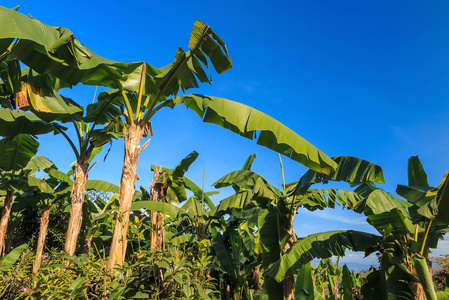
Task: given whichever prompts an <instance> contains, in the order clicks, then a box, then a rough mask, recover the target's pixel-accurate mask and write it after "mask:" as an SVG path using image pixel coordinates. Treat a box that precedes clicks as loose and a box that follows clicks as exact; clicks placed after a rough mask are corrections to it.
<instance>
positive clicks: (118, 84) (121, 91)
mask: <svg viewBox="0 0 449 300" xmlns="http://www.w3.org/2000/svg"><path fill="white" fill-rule="evenodd" d="M101 66H102V67H103V69H104V70H105V71H106V73H108V75H109V77H111V79H112V80H113V81H114V83H115V85H116V86H117V88H118V89H119V91H120V93H121V94H122V97H123V100H124V101H125V106H126V110H127V111H128V115H129V116H128V117H129V121H130V123H134V113H133V110H132V108H131V104H130V103H129V99H128V96H127V95H126V92H125V90H124V89H123V86H122V85H121V84H120V82H119V81H118V80H117V78H115V76H114V75H113V74H112V73H111V70H109V68H108V67H107V66H105V65H101Z"/></svg>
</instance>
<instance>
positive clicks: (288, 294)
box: [282, 215, 301, 300]
mask: <svg viewBox="0 0 449 300" xmlns="http://www.w3.org/2000/svg"><path fill="white" fill-rule="evenodd" d="M294 216H295V215H292V216H291V217H290V222H289V228H288V229H287V232H288V234H289V235H290V239H289V240H288V241H287V243H286V244H285V246H284V249H283V253H284V254H285V253H287V251H288V250H289V249H290V248H291V247H292V246H293V243H294V242H296V234H295V230H294V228H293V218H294ZM300 280H301V279H300ZM282 284H283V289H284V299H286V300H294V299H295V277H294V275H293V274H292V275H290V276H288V277H287V278H285V279H284V281H283V282H282Z"/></svg>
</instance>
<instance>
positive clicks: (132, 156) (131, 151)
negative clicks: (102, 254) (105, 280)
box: [108, 124, 144, 270]
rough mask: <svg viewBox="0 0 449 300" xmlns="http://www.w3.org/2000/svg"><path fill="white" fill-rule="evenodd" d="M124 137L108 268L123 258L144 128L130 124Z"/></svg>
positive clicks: (119, 263)
mask: <svg viewBox="0 0 449 300" xmlns="http://www.w3.org/2000/svg"><path fill="white" fill-rule="evenodd" d="M123 133H124V139H125V158H124V161H123V169H122V178H121V179H120V197H119V207H118V215H117V218H116V221H115V227H114V234H113V236H112V243H111V250H110V251H109V261H108V269H109V270H112V269H113V268H114V267H115V266H116V265H119V266H121V265H122V264H123V262H124V260H125V254H126V246H127V241H128V239H127V232H128V222H129V213H130V209H131V202H132V198H133V195H134V191H135V184H136V181H137V163H138V161H139V154H140V151H141V150H140V149H141V147H140V140H141V139H142V136H143V133H144V130H143V128H142V127H141V126H139V125H135V124H131V125H130V126H129V128H128V130H127V129H126V128H124V129H123Z"/></svg>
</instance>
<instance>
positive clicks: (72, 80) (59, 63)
mask: <svg viewBox="0 0 449 300" xmlns="http://www.w3.org/2000/svg"><path fill="white" fill-rule="evenodd" d="M13 41H16V42H15V43H14V44H11V43H12V42H13ZM0 42H1V43H0V47H1V48H0V54H3V55H2V56H3V57H2V58H3V59H5V60H7V61H11V60H20V61H21V62H23V63H24V64H26V65H27V66H29V67H30V68H32V69H33V70H35V71H37V72H39V73H40V74H47V73H50V74H53V75H55V76H57V77H58V78H61V79H62V80H64V81H65V82H67V83H69V84H72V85H76V84H77V83H79V82H83V83H85V84H93V85H97V84H98V83H99V82H101V85H103V86H109V87H115V83H114V81H113V80H112V79H111V78H110V77H109V75H108V72H106V70H105V69H104V67H103V65H107V66H112V65H114V66H120V64H117V63H116V62H114V61H111V60H108V59H106V58H103V57H101V56H98V55H96V54H95V53H93V52H92V51H91V50H90V49H88V48H87V47H85V46H83V45H82V44H81V43H80V42H79V41H78V40H77V39H76V38H75V37H74V35H73V33H72V32H71V31H70V30H68V29H66V28H63V27H52V26H49V25H46V24H44V23H41V22H39V21H38V20H36V19H34V18H31V17H28V16H25V15H23V14H21V13H19V12H16V11H14V10H11V9H8V8H6V7H2V6H0ZM5 56H6V57H5ZM2 58H0V59H2ZM112 72H114V73H115V75H116V76H117V77H118V78H121V75H120V73H119V72H117V71H115V70H112Z"/></svg>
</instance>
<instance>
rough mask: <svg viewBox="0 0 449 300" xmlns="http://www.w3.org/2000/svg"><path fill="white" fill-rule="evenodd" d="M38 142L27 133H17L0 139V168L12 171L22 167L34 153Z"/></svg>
mask: <svg viewBox="0 0 449 300" xmlns="http://www.w3.org/2000/svg"><path fill="white" fill-rule="evenodd" d="M38 147H39V142H38V141H37V140H36V139H34V138H33V137H32V136H31V135H28V134H18V135H16V136H14V137H6V138H3V139H1V140H0V153H1V154H2V155H0V168H1V169H2V170H4V171H13V170H19V169H22V168H24V167H25V166H26V165H27V164H28V162H29V161H30V159H31V158H32V157H33V156H34V155H36V153H37V149H38Z"/></svg>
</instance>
